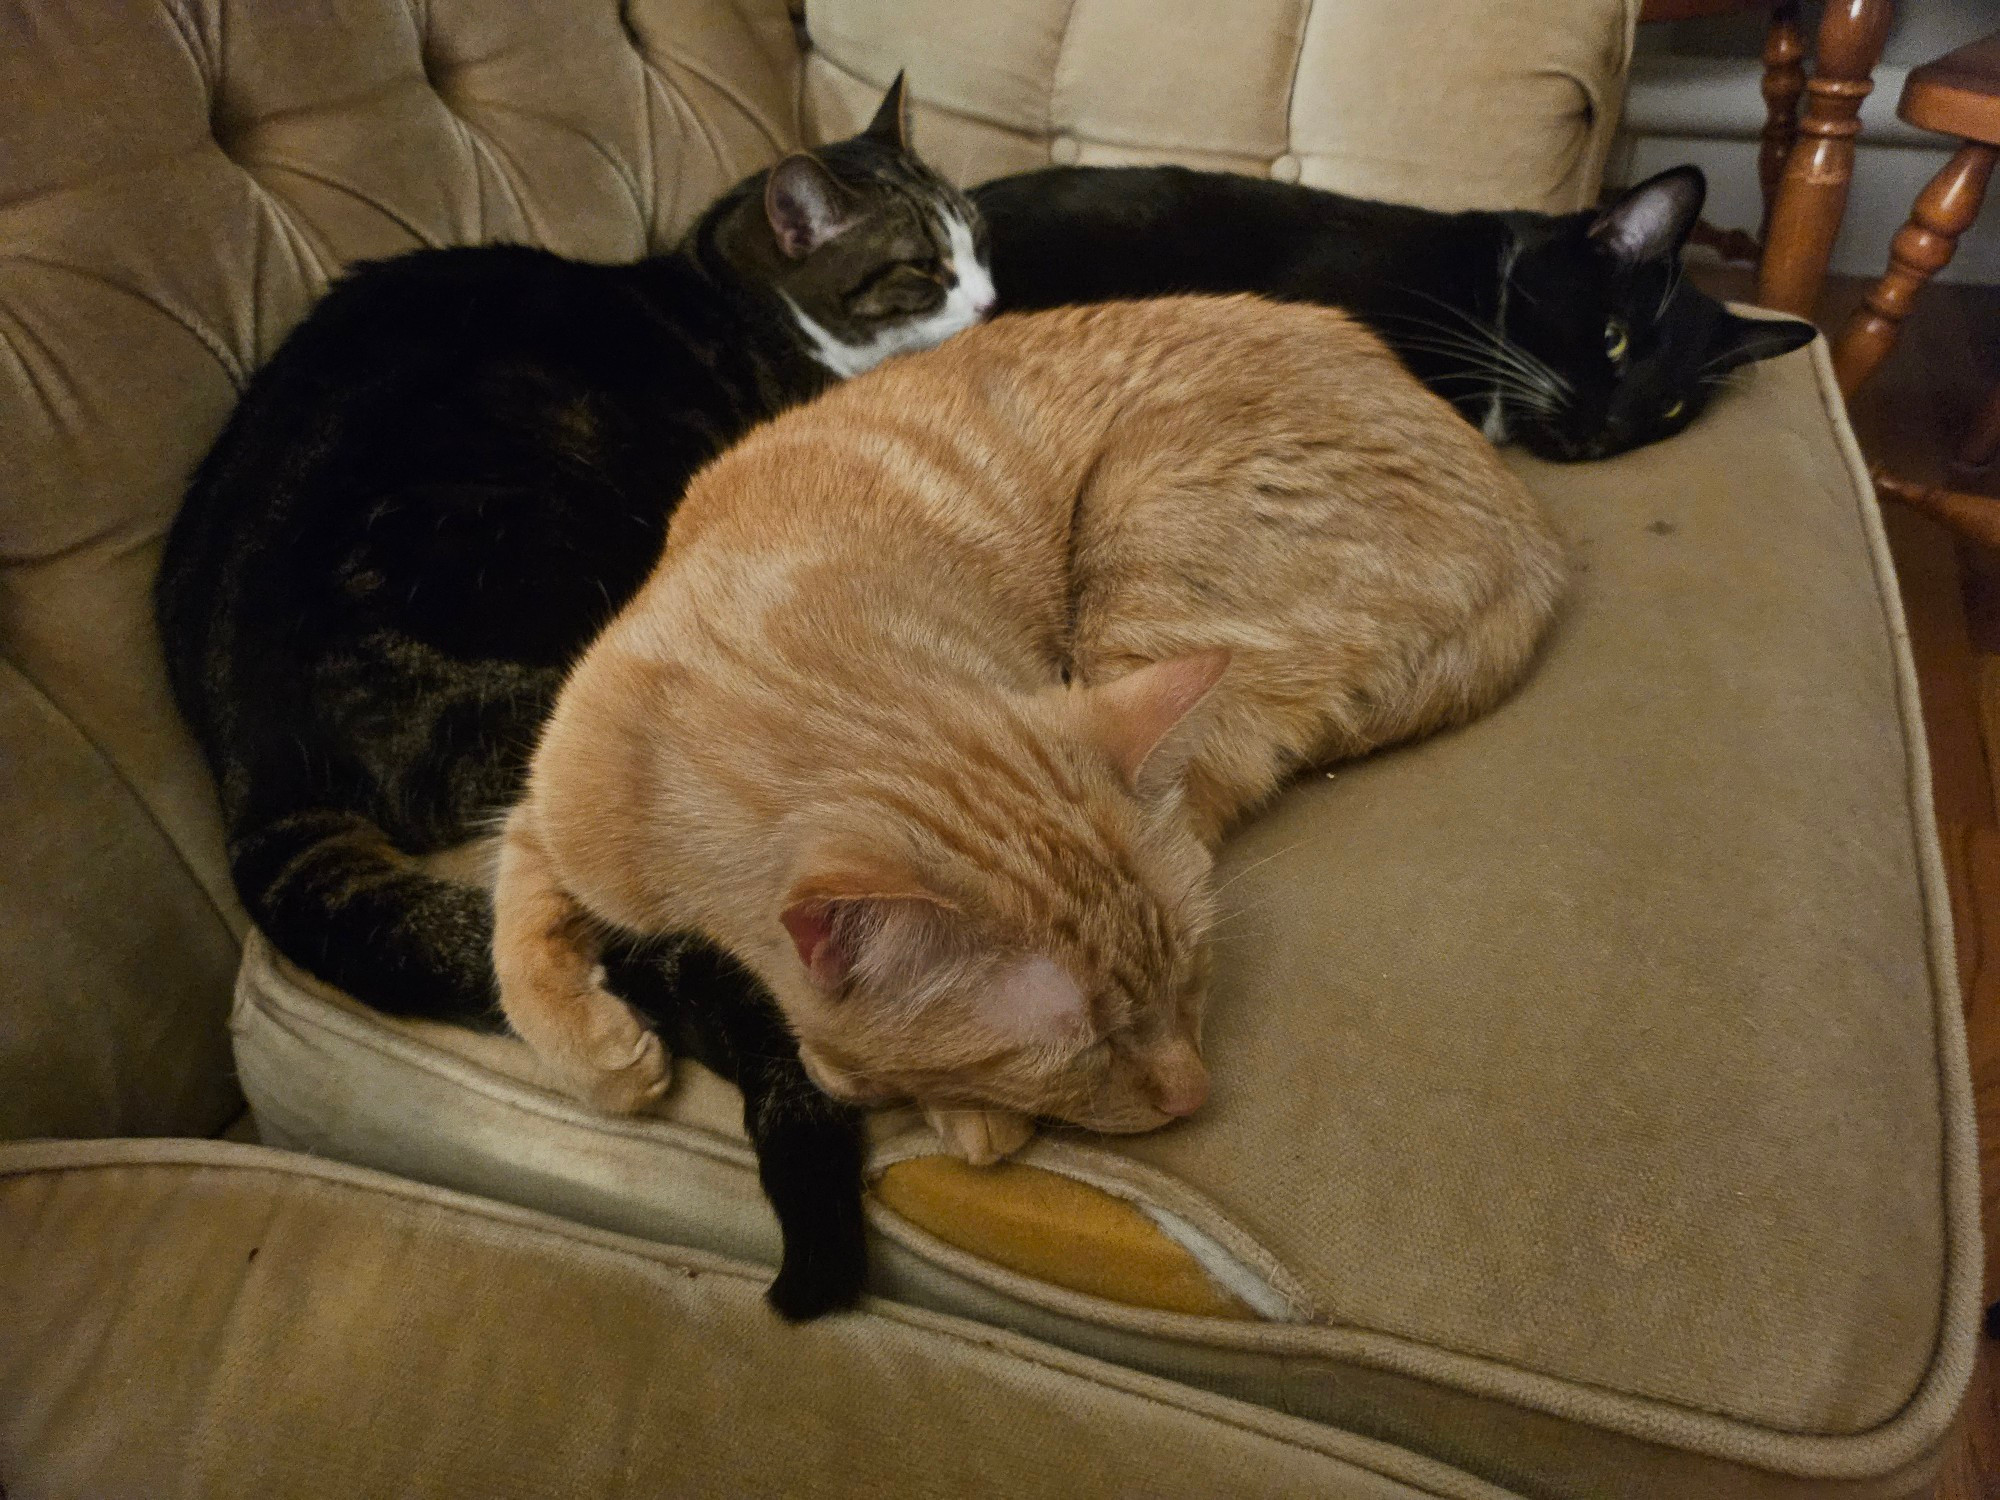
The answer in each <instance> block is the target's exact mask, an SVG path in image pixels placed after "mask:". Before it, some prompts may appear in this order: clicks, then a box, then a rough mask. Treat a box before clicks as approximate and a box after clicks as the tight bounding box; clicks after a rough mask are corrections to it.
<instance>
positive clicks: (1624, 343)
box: [1604, 318, 1632, 364]
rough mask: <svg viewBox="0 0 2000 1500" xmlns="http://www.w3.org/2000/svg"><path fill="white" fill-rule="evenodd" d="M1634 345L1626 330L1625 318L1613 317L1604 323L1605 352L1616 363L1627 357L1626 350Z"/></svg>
mask: <svg viewBox="0 0 2000 1500" xmlns="http://www.w3.org/2000/svg"><path fill="white" fill-rule="evenodd" d="M1631 347H1632V339H1631V336H1630V335H1629V334H1627V333H1626V331H1625V323H1624V320H1623V319H1620V318H1613V319H1612V320H1611V321H1610V322H1609V323H1606V324H1605V325H1604V353H1605V356H1606V357H1607V358H1608V359H1610V360H1611V362H1612V363H1613V364H1616V363H1617V362H1618V361H1619V360H1621V359H1623V358H1624V357H1625V351H1626V350H1628V349H1630V348H1631Z"/></svg>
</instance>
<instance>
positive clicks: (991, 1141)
mask: <svg viewBox="0 0 2000 1500" xmlns="http://www.w3.org/2000/svg"><path fill="white" fill-rule="evenodd" d="M924 1118H925V1119H926V1120H928V1121H929V1122H930V1126H931V1129H933V1130H935V1131H936V1132H937V1133H938V1139H939V1140H941V1141H943V1142H944V1144H945V1149H946V1150H947V1151H949V1152H951V1154H952V1155H953V1156H956V1157H958V1158H959V1159H960V1160H961V1161H965V1162H968V1163H970V1164H971V1165H973V1166H975V1167H990V1166H992V1165H993V1163H995V1162H996V1161H1000V1160H1001V1159H1003V1158H1005V1157H1009V1156H1012V1155H1013V1154H1014V1153H1015V1152H1016V1151H1019V1150H1020V1149H1021V1148H1022V1147H1023V1146H1025V1145H1027V1144H1028V1142H1029V1141H1031V1140H1033V1139H1034V1135H1035V1122H1034V1121H1033V1120H1031V1119H1029V1118H1028V1117H1027V1116H1026V1115H1017V1114H1015V1113H1014V1112H1013V1111H1011V1110H1004V1109H934V1108H932V1107H931V1106H929V1105H926V1106H924Z"/></svg>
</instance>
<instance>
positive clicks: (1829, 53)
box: [1757, 0, 1894, 318]
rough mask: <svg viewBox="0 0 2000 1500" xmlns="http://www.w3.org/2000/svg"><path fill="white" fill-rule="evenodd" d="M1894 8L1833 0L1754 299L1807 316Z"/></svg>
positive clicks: (1842, 205) (1822, 276)
mask: <svg viewBox="0 0 2000 1500" xmlns="http://www.w3.org/2000/svg"><path fill="white" fill-rule="evenodd" d="M1893 14H1894V6H1893V5H1892V4H1891V3H1890V0H1828V4H1827V7H1826V14H1825V16H1824V17H1823V18H1822V19H1821V21H1820V27H1819V43H1818V46H1817V48H1816V53H1815V57H1816V64H1815V67H1814V70H1813V76H1812V79H1811V81H1809V82H1808V83H1807V84H1806V111H1805V118H1804V119H1803V120H1801V121H1800V122H1799V140H1798V144H1797V145H1795V146H1794V147H1793V148H1792V152H1791V155H1790V156H1789V157H1787V158H1786V161H1785V172H1784V176H1783V177H1782V178H1781V179H1780V180H1779V183H1778V195H1777V198H1776V200H1775V201H1774V202H1773V204H1772V206H1771V223H1770V232H1769V234H1768V235H1766V237H1765V240H1764V260H1763V264H1762V265H1761V266H1759V268H1758V272H1757V300H1758V301H1759V302H1761V303H1763V304H1764V305H1765V306H1766V307H1775V308H1777V309H1778V310H1780V311H1781V312H1788V313H1792V314H1794V315H1795V316H1797V317H1801V318H1810V317H1811V316H1812V311H1813V305H1814V304H1815V303H1816V302H1818V300H1819V291H1820V286H1821V284H1822V283H1823V282H1824V281H1825V280H1826V267H1827V262H1828V261H1829V260H1830V259H1831V258H1832V256H1833V240H1834V236H1835V235H1836V234H1838V233H1839V232H1840V220H1841V216H1842V215H1843V214H1844V213H1845V212H1846V211H1847V185H1848V183H1849V181H1850V180H1851V179H1852V178H1853V176H1854V137H1855V136H1856V134H1858V133H1859V132H1860V129H1861V123H1860V121H1859V120H1858V119H1857V118H1856V116H1857V115H1858V114H1859V112H1860V109H1861V101H1862V100H1863V99H1865V98H1867V97H1868V91H1869V90H1870V89H1871V88H1873V87H1874V83H1873V81H1872V78H1871V75H1872V74H1873V73H1874V71H1875V64H1876V61H1877V60H1878V59H1879V58H1880V57H1881V55H1882V43H1883V41H1884V39H1885V38H1886V37H1887V36H1888V33H1889V21H1890V19H1891V17H1892V15H1893Z"/></svg>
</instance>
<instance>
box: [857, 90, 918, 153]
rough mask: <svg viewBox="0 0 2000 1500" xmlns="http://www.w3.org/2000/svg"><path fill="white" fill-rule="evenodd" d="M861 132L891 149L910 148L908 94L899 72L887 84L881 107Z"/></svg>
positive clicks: (902, 149)
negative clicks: (893, 80) (887, 90)
mask: <svg viewBox="0 0 2000 1500" xmlns="http://www.w3.org/2000/svg"><path fill="white" fill-rule="evenodd" d="M861 133H862V134H863V135H865V136H867V137H868V139H870V140H871V141H880V142H881V143H882V144H883V145H885V146H887V147H888V148H889V149H890V150H892V151H908V150H909V149H910V96H909V93H908V92H907V91H906V90H905V89H904V87H903V75H902V74H901V73H898V74H897V75H896V81H895V82H894V83H892V84H890V85H889V92H888V93H886V94H884V95H883V96H882V106H881V108H880V109H877V110H876V111H875V118H874V119H872V120H870V121H869V122H868V128H867V129H866V130H864V131H862V132H861Z"/></svg>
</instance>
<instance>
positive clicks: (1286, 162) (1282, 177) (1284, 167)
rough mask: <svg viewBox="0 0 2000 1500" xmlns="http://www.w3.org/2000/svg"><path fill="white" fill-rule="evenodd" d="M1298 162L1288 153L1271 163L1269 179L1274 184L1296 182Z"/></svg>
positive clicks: (1298, 168)
mask: <svg viewBox="0 0 2000 1500" xmlns="http://www.w3.org/2000/svg"><path fill="white" fill-rule="evenodd" d="M1300 165H1301V164H1300V162H1299V159H1298V158H1297V157H1296V156H1293V155H1292V154H1291V153H1290V152H1289V151H1288V152H1286V153H1285V154H1284V155H1283V156H1281V157H1279V158H1278V159H1277V160H1276V161H1274V162H1272V163H1271V179H1272V181H1274V182H1297V181H1298V180H1299V171H1300Z"/></svg>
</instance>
